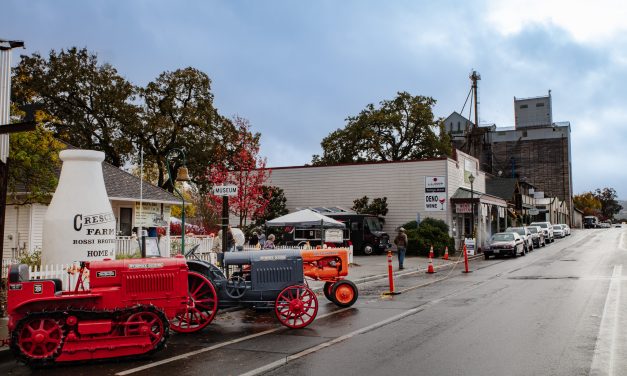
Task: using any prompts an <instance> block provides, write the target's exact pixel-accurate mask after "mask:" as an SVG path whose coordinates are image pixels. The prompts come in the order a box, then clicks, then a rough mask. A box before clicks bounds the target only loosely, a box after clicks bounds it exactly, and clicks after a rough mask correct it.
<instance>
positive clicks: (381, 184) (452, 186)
mask: <svg viewBox="0 0 627 376" xmlns="http://www.w3.org/2000/svg"><path fill="white" fill-rule="evenodd" d="M471 174H472V175H473V176H474V177H475V181H474V184H473V185H472V187H471V184H470V181H469V176H470V175H471ZM268 184H269V185H275V186H278V187H280V188H282V189H283V190H284V192H285V197H286V198H287V208H288V210H290V211H294V210H295V209H296V208H300V207H310V206H311V207H318V206H321V207H325V206H326V207H328V206H340V207H344V208H347V209H350V208H351V207H352V206H353V201H354V200H356V199H358V198H361V197H363V196H368V197H369V198H370V199H371V200H372V199H374V198H378V197H380V198H382V197H387V203H388V209H389V212H388V214H387V216H386V217H385V225H384V230H385V231H386V232H388V233H389V234H395V232H396V230H397V228H398V227H400V226H402V225H403V224H405V223H407V222H409V221H412V220H416V219H417V218H419V219H424V218H426V217H431V218H435V219H441V220H443V221H445V222H446V223H447V224H448V225H449V228H450V234H451V235H452V236H454V237H455V239H456V244H457V245H459V244H460V242H461V241H462V240H463V236H464V235H465V234H469V233H470V230H469V229H470V227H471V226H470V219H471V217H472V214H471V212H470V210H469V208H470V207H471V205H470V203H471V199H470V196H471V188H472V196H473V198H474V203H475V205H474V207H475V227H474V228H475V231H476V233H477V238H478V244H479V245H480V246H481V245H482V244H485V242H486V241H487V239H488V238H489V236H490V235H491V234H492V233H493V232H495V231H497V230H498V229H499V228H500V227H502V226H500V225H499V222H501V221H499V218H502V221H504V218H505V213H506V208H507V203H506V201H505V200H503V199H501V198H498V197H495V196H491V195H488V194H485V193H484V192H485V173H484V172H482V171H480V170H479V168H478V161H477V160H476V159H475V158H473V157H471V156H469V155H467V154H464V153H462V152H459V151H457V153H456V155H455V157H454V158H438V159H426V160H419V161H400V162H377V163H364V164H348V165H338V166H298V167H278V168H273V169H272V174H271V177H270V182H268ZM465 204H467V205H465Z"/></svg>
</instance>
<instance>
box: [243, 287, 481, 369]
mask: <svg viewBox="0 0 627 376" xmlns="http://www.w3.org/2000/svg"><path fill="white" fill-rule="evenodd" d="M488 282H489V281H483V282H477V283H475V284H473V285H471V286H470V287H468V288H466V289H459V291H456V292H453V293H451V294H448V295H446V296H443V297H441V298H438V299H434V300H431V301H430V302H428V303H425V304H423V305H421V306H418V307H415V308H412V309H409V310H407V311H405V312H402V313H399V314H398V315H396V316H392V317H389V318H387V319H385V320H382V321H379V322H376V323H374V324H371V325H368V326H366V327H363V328H361V329H357V330H355V331H352V332H350V333H347V334H344V335H343V336H340V337H337V338H334V339H332V340H329V341H327V342H323V343H321V344H319V345H317V346H314V347H310V348H308V349H305V350H303V351H301V352H299V353H296V354H293V355H289V356H286V357H285V358H281V359H279V360H276V361H274V362H272V363H268V364H266V365H263V366H261V367H259V368H256V369H253V370H251V371H248V372H246V373H242V374H240V376H256V375H261V374H264V373H266V372H269V371H271V370H273V369H275V368H278V367H281V366H283V365H286V364H287V363H289V362H291V361H294V360H297V359H299V358H302V357H304V356H307V355H309V354H312V353H315V352H316V351H319V350H322V349H325V348H327V347H330V346H332V345H335V344H337V343H340V342H343V341H346V340H347V339H350V338H353V337H355V336H357V335H360V334H364V333H368V332H371V331H373V330H376V329H378V328H381V327H383V326H386V325H388V324H392V323H394V322H396V321H398V320H401V319H403V318H405V317H408V316H411V315H414V314H416V313H419V312H421V311H424V310H425V309H427V308H430V307H432V306H434V305H436V304H438V303H440V302H442V301H444V300H446V299H450V298H452V297H454V296H457V295H459V294H462V293H467V292H469V291H472V290H475V289H477V288H479V287H481V286H483V285H484V284H486V283H488Z"/></svg>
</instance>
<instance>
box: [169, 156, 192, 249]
mask: <svg viewBox="0 0 627 376" xmlns="http://www.w3.org/2000/svg"><path fill="white" fill-rule="evenodd" d="M174 153H176V156H178V157H181V156H182V157H183V165H182V166H181V167H179V168H178V170H177V172H176V181H189V180H190V179H189V172H188V171H187V167H186V166H185V164H186V160H185V152H183V150H181V149H177V148H174V149H170V151H169V152H168V154H167V155H166V157H165V164H166V166H167V168H168V179H169V180H170V184H172V188H174V191H175V192H176V193H177V194H178V195H179V197H180V198H181V201H182V202H183V206H182V209H181V253H182V254H183V255H185V197H183V194H182V193H181V192H180V191H179V190H178V189H177V188H176V185H175V184H174V182H173V181H172V172H171V171H170V158H171V156H174V155H173V154H174Z"/></svg>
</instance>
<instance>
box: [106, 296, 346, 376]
mask: <svg viewBox="0 0 627 376" xmlns="http://www.w3.org/2000/svg"><path fill="white" fill-rule="evenodd" d="M349 309H352V308H350V307H348V308H342V309H338V310H337V311H333V312H329V313H326V314H324V315H320V316H317V317H316V320H319V319H323V318H325V317H329V316H332V315H335V314H338V313H341V312H344V311H347V310H349ZM283 329H285V328H284V327H282V326H281V327H278V328H274V329H268V330H266V331H263V332H259V333H256V334H251V335H249V336H246V337H241V338H236V339H234V340H231V341H226V342H222V343H218V344H216V345H213V346H209V347H205V348H202V349H199V350H196V351H190V352H188V353H184V354H181V355H177V356H173V357H171V358H167V359H162V360H159V361H156V362H153V363H150V364H146V365H143V366H141V367H136V368H131V369H127V370H125V371H121V372H118V373H116V375H117V376H124V375H130V374H132V373H136V372H140V371H144V370H147V369H150V368H154V367H158V366H161V365H163V364H167V363H171V362H175V361H177V360H181V359H185V358H189V357H190V356H194V355H198V354H202V353H204V352H207V351H211V350H215V349H219V348H221V347H225V346H228V345H232V344H234V343H238V342H242V341H247V340H249V339H253V338H256V337H261V336H264V335H266V334H271V333H275V332H278V331H279V330H283Z"/></svg>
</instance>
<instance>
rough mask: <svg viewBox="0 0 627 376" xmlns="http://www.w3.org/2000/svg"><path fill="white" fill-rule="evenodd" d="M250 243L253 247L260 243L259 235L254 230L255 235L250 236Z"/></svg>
mask: <svg viewBox="0 0 627 376" xmlns="http://www.w3.org/2000/svg"><path fill="white" fill-rule="evenodd" d="M248 244H249V245H250V246H251V247H253V248H256V247H257V244H259V236H257V232H256V231H253V235H252V236H251V237H250V240H248Z"/></svg>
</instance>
